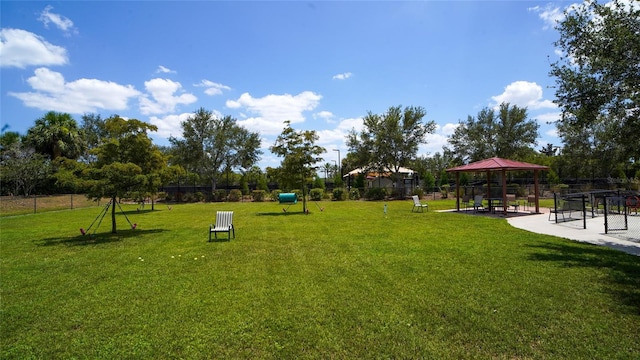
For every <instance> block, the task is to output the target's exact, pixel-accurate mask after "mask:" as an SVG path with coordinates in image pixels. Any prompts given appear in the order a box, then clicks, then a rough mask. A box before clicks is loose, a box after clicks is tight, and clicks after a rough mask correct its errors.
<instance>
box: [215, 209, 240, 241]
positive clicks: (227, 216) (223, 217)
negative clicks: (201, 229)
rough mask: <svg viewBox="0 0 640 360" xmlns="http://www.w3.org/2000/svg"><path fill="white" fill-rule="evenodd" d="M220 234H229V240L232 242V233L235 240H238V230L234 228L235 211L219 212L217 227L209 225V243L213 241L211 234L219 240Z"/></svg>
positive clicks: (217, 214)
mask: <svg viewBox="0 0 640 360" xmlns="http://www.w3.org/2000/svg"><path fill="white" fill-rule="evenodd" d="M219 232H226V233H228V234H229V236H228V239H229V240H231V233H232V232H233V238H234V239H235V238H236V230H235V228H234V227H233V211H218V212H217V213H216V224H215V226H214V225H213V224H212V225H209V241H211V233H213V236H214V237H215V239H216V240H217V239H218V233H219Z"/></svg>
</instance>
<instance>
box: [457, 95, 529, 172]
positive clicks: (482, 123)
mask: <svg viewBox="0 0 640 360" xmlns="http://www.w3.org/2000/svg"><path fill="white" fill-rule="evenodd" d="M539 127H540V125H539V124H538V123H537V122H536V121H535V120H529V119H528V118H527V109H526V108H520V107H518V106H516V105H513V106H511V105H510V104H509V103H502V104H500V107H499V109H498V111H497V114H496V111H495V110H494V109H490V108H483V109H482V110H480V112H478V116H477V118H476V117H472V116H469V117H468V118H467V121H464V122H463V121H461V122H460V123H459V125H458V127H457V128H456V130H455V131H454V133H453V134H452V135H451V136H450V137H449V144H450V145H451V146H452V149H451V151H452V152H453V153H454V154H455V156H456V158H457V159H458V161H460V162H462V163H468V162H473V161H478V160H482V159H486V158H490V157H495V156H497V157H504V158H510V159H516V160H520V159H523V158H524V157H526V156H527V155H528V154H530V153H531V152H532V151H534V150H533V147H534V146H535V145H536V139H537V137H538V129H539Z"/></svg>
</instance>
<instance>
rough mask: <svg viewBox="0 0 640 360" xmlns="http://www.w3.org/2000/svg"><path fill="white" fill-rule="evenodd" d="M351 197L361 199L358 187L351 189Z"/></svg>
mask: <svg viewBox="0 0 640 360" xmlns="http://www.w3.org/2000/svg"><path fill="white" fill-rule="evenodd" d="M349 199H351V200H360V191H359V190H358V189H356V188H353V189H351V190H349Z"/></svg>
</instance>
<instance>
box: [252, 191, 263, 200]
mask: <svg viewBox="0 0 640 360" xmlns="http://www.w3.org/2000/svg"><path fill="white" fill-rule="evenodd" d="M266 194H267V192H266V191H264V190H253V191H252V192H251V197H252V198H253V201H257V202H263V201H264V198H265V196H266Z"/></svg>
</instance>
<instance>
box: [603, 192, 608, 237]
mask: <svg viewBox="0 0 640 360" xmlns="http://www.w3.org/2000/svg"><path fill="white" fill-rule="evenodd" d="M602 202H603V203H604V233H605V234H608V233H609V223H608V220H609V219H608V216H609V215H608V214H607V213H608V211H607V210H608V209H607V195H606V194H605V195H604V196H603V197H602Z"/></svg>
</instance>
